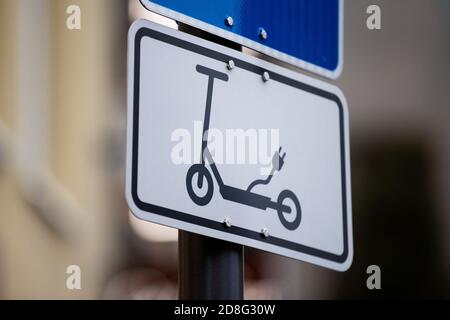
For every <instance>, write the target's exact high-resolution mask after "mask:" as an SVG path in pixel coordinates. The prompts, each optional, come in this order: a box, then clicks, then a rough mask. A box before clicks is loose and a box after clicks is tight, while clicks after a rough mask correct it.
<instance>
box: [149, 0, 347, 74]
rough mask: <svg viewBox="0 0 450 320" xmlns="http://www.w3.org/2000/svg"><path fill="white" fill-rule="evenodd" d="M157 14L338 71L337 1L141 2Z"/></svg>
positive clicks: (320, 69)
mask: <svg viewBox="0 0 450 320" xmlns="http://www.w3.org/2000/svg"><path fill="white" fill-rule="evenodd" d="M141 2H142V3H143V5H144V6H145V7H146V8H147V9H149V10H151V11H154V12H156V13H159V14H161V15H164V16H167V17H169V18H171V19H174V20H176V21H179V22H182V23H185V24H188V25H191V26H193V27H196V28H199V29H202V30H205V31H207V32H210V33H213V34H216V35H218V36H220V37H223V38H226V39H228V40H231V41H234V42H236V43H239V44H241V45H243V46H245V47H249V48H251V49H254V50H256V51H259V52H261V53H264V54H267V55H269V56H271V57H274V58H276V59H279V60H282V61H284V62H287V63H290V64H293V65H295V66H297V67H301V68H304V69H306V70H308V71H311V72H315V73H318V74H320V75H323V76H327V77H330V78H337V77H338V76H339V74H340V72H341V69H342V58H343V57H342V51H343V50H342V20H343V19H342V1H341V0H141Z"/></svg>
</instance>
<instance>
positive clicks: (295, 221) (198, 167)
mask: <svg viewBox="0 0 450 320" xmlns="http://www.w3.org/2000/svg"><path fill="white" fill-rule="evenodd" d="M196 70H197V72H199V73H201V74H204V75H207V76H208V92H207V96H206V110H205V119H204V122H203V139H202V155H201V163H198V164H194V165H192V166H191V167H190V168H189V170H188V172H187V175H186V187H187V191H188V194H189V197H190V198H191V199H192V201H194V203H196V204H197V205H199V206H205V205H207V204H208V203H209V202H210V201H211V198H212V196H213V192H214V185H213V180H212V176H211V173H210V171H209V170H208V169H207V168H206V162H205V158H206V159H207V160H208V164H209V166H210V167H211V170H212V173H213V174H214V177H215V179H216V181H217V183H218V185H219V191H220V194H221V195H222V197H223V198H224V199H226V200H229V201H234V202H237V203H241V204H245V205H248V206H251V207H254V208H258V209H262V210H267V208H271V209H274V210H276V211H277V213H278V217H279V219H280V221H281V223H282V225H283V226H284V227H285V228H286V229H288V230H295V229H297V228H298V226H299V225H300V221H301V218H302V212H301V207H300V202H299V201H298V199H297V196H296V195H295V194H294V193H293V192H292V191H290V190H283V191H281V193H280V194H279V196H278V199H277V201H276V202H274V201H272V199H271V198H269V197H266V196H263V195H260V194H256V193H254V192H252V191H251V190H252V189H253V188H254V187H255V186H257V185H267V184H269V182H270V181H271V180H272V177H273V175H274V174H275V172H276V171H280V170H281V168H282V167H283V165H284V158H285V156H286V153H284V154H283V155H281V148H280V149H279V150H278V151H277V152H275V154H274V155H273V158H272V171H271V173H270V174H269V175H268V177H267V178H266V179H261V180H255V181H253V182H252V183H251V184H250V185H249V186H248V188H247V190H242V189H238V188H235V187H232V186H228V185H226V184H225V183H224V182H223V180H222V177H221V176H220V173H219V171H218V169H217V166H216V165H215V163H214V160H213V158H212V156H211V153H210V151H209V149H208V130H209V121H210V115H211V105H212V95H213V87H214V79H219V80H222V81H228V75H227V74H226V73H222V72H219V71H216V70H213V69H210V68H207V67H204V66H201V65H197V67H196ZM195 175H197V179H194V177H195ZM204 180H206V192H203V193H204V194H203V195H197V194H196V193H195V191H194V188H193V183H196V184H197V187H198V188H199V189H202V188H203V184H204ZM285 200H291V201H292V202H293V204H294V207H295V212H293V210H292V209H291V207H289V206H288V205H285V204H284V201H285ZM285 214H288V215H294V217H293V218H292V216H291V219H289V220H288V219H286V216H285Z"/></svg>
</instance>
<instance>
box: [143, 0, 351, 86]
mask: <svg viewBox="0 0 450 320" xmlns="http://www.w3.org/2000/svg"><path fill="white" fill-rule="evenodd" d="M139 1H140V2H141V4H142V5H143V6H144V7H145V8H146V9H147V10H149V11H152V12H155V13H157V14H160V15H162V16H165V17H167V18H170V19H173V20H175V21H179V22H182V23H185V24H187V25H190V26H192V27H195V28H197V29H200V30H203V31H206V32H209V33H212V34H214V35H216V36H219V37H221V38H225V39H227V40H230V41H232V42H236V43H239V44H240V45H242V46H244V47H247V48H250V49H253V50H255V51H258V52H260V53H263V54H265V55H268V56H270V57H272V58H275V59H278V60H281V61H283V62H285V63H288V64H291V65H293V66H296V67H298V68H301V69H304V70H306V71H309V72H312V73H315V74H318V75H320V76H323V77H327V78H330V79H337V78H338V77H339V76H340V75H341V73H342V69H343V64H344V62H343V60H344V58H343V57H344V45H343V43H344V0H340V1H339V48H338V50H339V54H338V65H337V67H336V69H335V70H334V71H330V70H327V69H325V68H322V67H319V66H317V65H315V64H312V63H310V62H307V61H304V60H301V59H298V58H295V57H293V56H291V55H288V54H285V53H283V52H281V51H278V50H275V49H272V48H269V47H267V46H265V45H263V44H261V43H258V42H256V41H253V40H250V39H247V38H245V37H243V36H240V35H236V34H235V33H233V32H230V31H227V30H224V29H221V28H218V27H216V26H213V25H210V24H208V23H205V22H203V21H200V20H197V19H194V18H192V17H189V16H186V15H184V14H182V13H179V12H177V11H174V10H171V9H168V8H165V7H163V6H160V5H158V4H155V3H153V2H151V1H146V0H139Z"/></svg>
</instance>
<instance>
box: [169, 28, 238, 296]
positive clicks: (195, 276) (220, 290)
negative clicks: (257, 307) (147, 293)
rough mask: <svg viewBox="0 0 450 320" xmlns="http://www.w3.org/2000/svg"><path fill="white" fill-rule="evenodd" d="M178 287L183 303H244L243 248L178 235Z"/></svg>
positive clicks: (189, 30) (194, 31)
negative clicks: (238, 301)
mask: <svg viewBox="0 0 450 320" xmlns="http://www.w3.org/2000/svg"><path fill="white" fill-rule="evenodd" d="M178 30H180V31H183V32H186V33H190V34H192V35H194V36H197V37H201V38H204V39H206V40H210V41H213V42H216V43H219V44H222V45H224V46H227V47H230V48H232V49H237V50H241V46H239V45H236V44H235V43H233V42H230V41H227V40H225V39H222V38H220V37H217V36H213V35H211V34H208V33H206V32H203V31H201V30H198V29H195V28H193V27H190V26H188V25H185V24H183V23H179V24H178ZM178 283H179V291H178V294H179V298H180V299H182V300H197V299H206V300H224V299H227V300H242V299H243V298H244V247H243V246H242V245H239V244H236V243H232V242H228V241H223V240H219V239H214V238H210V237H205V236H202V235H198V234H195V233H191V232H188V231H183V230H179V231H178Z"/></svg>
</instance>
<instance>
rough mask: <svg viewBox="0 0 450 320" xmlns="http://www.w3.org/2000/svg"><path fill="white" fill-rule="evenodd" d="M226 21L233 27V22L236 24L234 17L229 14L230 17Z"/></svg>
mask: <svg viewBox="0 0 450 320" xmlns="http://www.w3.org/2000/svg"><path fill="white" fill-rule="evenodd" d="M225 23H226V24H227V26H229V27H232V26H233V24H234V20H233V17H231V16H228V17H227V18H226V19H225Z"/></svg>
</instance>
